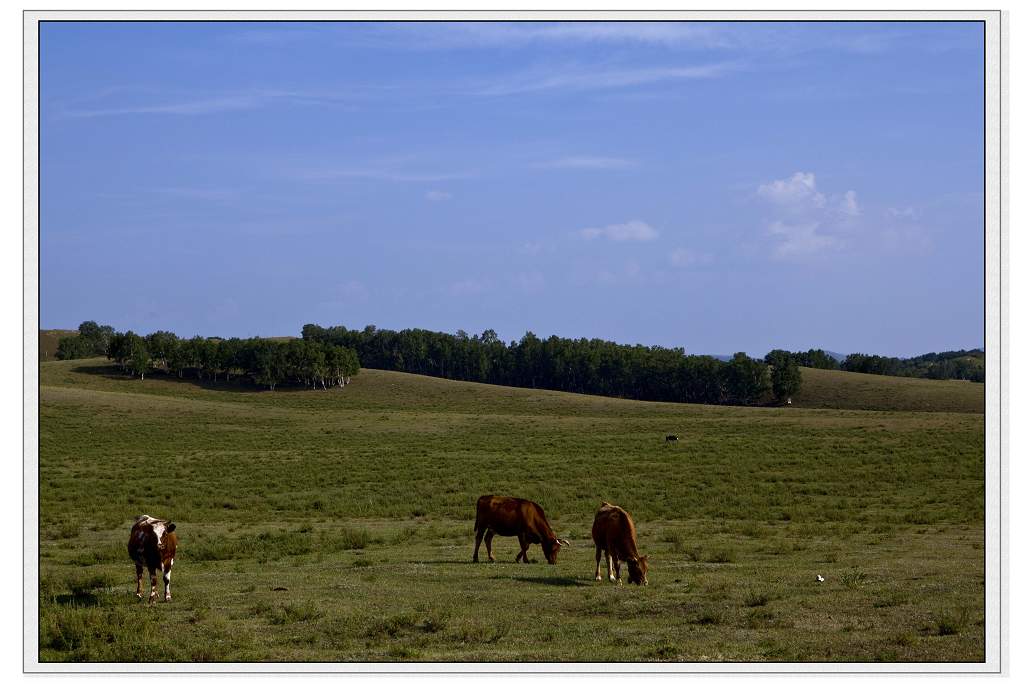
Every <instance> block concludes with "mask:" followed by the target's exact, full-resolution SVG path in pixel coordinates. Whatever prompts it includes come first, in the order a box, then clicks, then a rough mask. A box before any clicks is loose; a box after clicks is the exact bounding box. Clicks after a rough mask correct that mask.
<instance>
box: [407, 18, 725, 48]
mask: <svg viewBox="0 0 1024 694" xmlns="http://www.w3.org/2000/svg"><path fill="white" fill-rule="evenodd" d="M423 37H424V39H425V40H426V41H427V42H428V44H432V45H435V46H445V47H459V46H470V47H472V46H522V45H529V44H540V43H632V44H648V45H659V46H693V47H714V46H720V45H723V44H724V40H723V38H722V34H721V32H719V31H717V29H716V28H714V27H711V26H709V25H700V24H695V23H682V21H557V23H532V21H522V23H513V21H508V23H482V21H465V23H458V24H446V25H440V26H436V27H431V28H430V29H429V32H423Z"/></svg>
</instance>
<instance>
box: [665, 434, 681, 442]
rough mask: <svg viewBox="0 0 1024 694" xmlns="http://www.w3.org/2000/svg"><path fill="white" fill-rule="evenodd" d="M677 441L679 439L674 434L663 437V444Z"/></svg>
mask: <svg viewBox="0 0 1024 694" xmlns="http://www.w3.org/2000/svg"><path fill="white" fill-rule="evenodd" d="M678 440H679V437H678V436H676V435H675V434H669V435H668V436H666V437H665V443H668V442H669V441H678Z"/></svg>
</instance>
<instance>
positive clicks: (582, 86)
mask: <svg viewBox="0 0 1024 694" xmlns="http://www.w3.org/2000/svg"><path fill="white" fill-rule="evenodd" d="M740 68H741V66H740V64H739V63H736V62H724V63H711V64H707V65H685V66H656V67H636V68H608V67H578V66H574V67H565V68H552V67H546V68H544V69H535V70H531V71H529V72H525V73H521V74H518V75H511V76H507V77H504V78H503V77H500V76H496V77H494V78H493V79H490V80H488V81H487V83H486V84H481V85H480V86H479V87H477V88H476V89H472V90H471V93H473V94H476V95H478V96H511V95H516V94H527V93H531V92H543V91H556V90H560V91H590V90H603V89H619V88H624V87H635V86H641V85H647V84H654V83H657V82H667V81H679V80H701V79H714V78H717V77H722V76H724V75H727V74H729V73H731V72H735V71H736V70H738V69H740Z"/></svg>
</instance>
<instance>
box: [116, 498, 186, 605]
mask: <svg viewBox="0 0 1024 694" xmlns="http://www.w3.org/2000/svg"><path fill="white" fill-rule="evenodd" d="M174 528H175V525H174V523H168V522H167V521H165V520H160V519H159V518H153V517H151V516H146V515H142V516H139V517H138V518H136V519H135V525H133V526H132V532H131V535H129V536H128V556H129V557H131V558H132V561H134V562H135V596H136V597H137V598H138V599H139V600H141V599H142V567H143V565H145V567H146V568H147V569H149V583H150V591H149V604H150V605H152V604H153V601H154V600H156V572H157V569H160V570H162V571H163V572H164V602H170V599H171V567H173V566H174V553H175V551H176V550H177V549H178V537H177V535H175V534H174Z"/></svg>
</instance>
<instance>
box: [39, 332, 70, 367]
mask: <svg viewBox="0 0 1024 694" xmlns="http://www.w3.org/2000/svg"><path fill="white" fill-rule="evenodd" d="M77 334H78V331H77V330H40V331H39V361H56V359H57V357H56V356H55V355H56V354H57V347H58V346H59V345H60V338H62V337H67V336H68V335H77Z"/></svg>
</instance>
